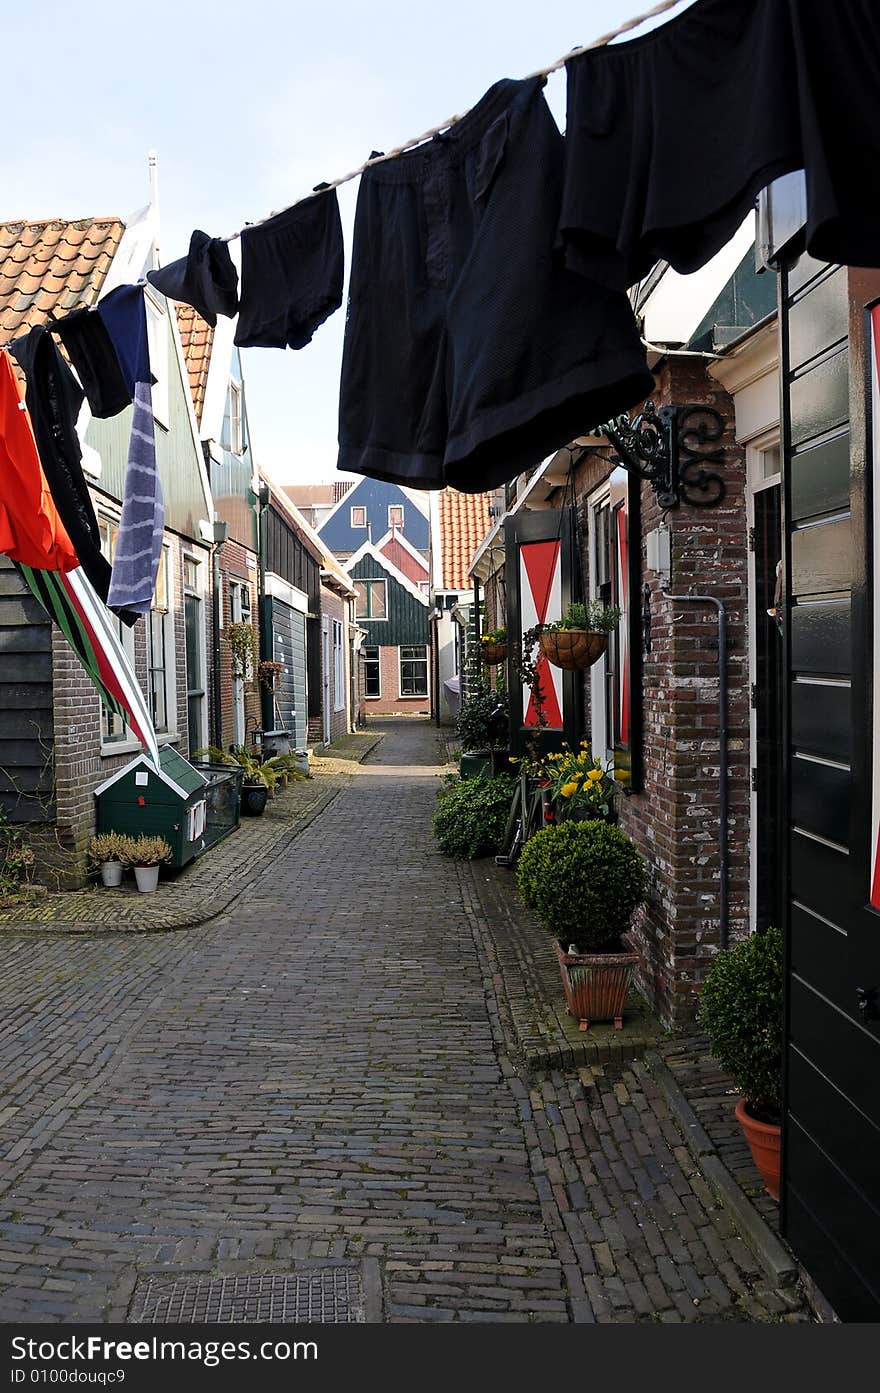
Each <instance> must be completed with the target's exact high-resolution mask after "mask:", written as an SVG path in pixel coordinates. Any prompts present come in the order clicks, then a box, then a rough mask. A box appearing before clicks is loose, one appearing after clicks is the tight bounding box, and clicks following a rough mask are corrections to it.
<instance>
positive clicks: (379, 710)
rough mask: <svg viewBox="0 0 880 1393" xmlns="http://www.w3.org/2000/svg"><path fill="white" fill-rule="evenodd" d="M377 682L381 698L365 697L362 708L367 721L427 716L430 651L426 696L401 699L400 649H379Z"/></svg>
mask: <svg viewBox="0 0 880 1393" xmlns="http://www.w3.org/2000/svg"><path fill="white" fill-rule="evenodd" d="M379 682H380V688H381V693H382V695H381V696H378V697H366V698H365V700H364V706H365V708H366V713H367V721H369V719H370V717H371V716H427V715H429V714H430V711H431V698H430V691H431V650H430V648H429V649H428V693H429V695H428V696H424V697H402V696H401V695H400V649H399V648H397V647H391V646H386V647H381V648H380V649H379Z"/></svg>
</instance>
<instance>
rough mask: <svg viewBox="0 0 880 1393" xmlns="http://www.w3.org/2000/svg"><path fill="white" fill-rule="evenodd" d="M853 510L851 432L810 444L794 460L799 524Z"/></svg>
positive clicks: (795, 507)
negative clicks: (850, 469)
mask: <svg viewBox="0 0 880 1393" xmlns="http://www.w3.org/2000/svg"><path fill="white" fill-rule="evenodd" d="M848 507H849V431H844V432H843V433H842V434H838V435H833V436H831V437H830V438H829V439H828V440H823V441H821V442H820V443H819V444H818V445H809V446H807V448H806V449H803V450H800V451H799V452H798V453H797V454H796V455H793V456H792V459H791V516H792V520H793V521H795V522H800V521H801V520H802V519H804V518H811V517H816V516H818V514H820V513H842V512H845V511H846V509H847V508H848Z"/></svg>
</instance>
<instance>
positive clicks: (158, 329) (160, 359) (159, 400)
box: [144, 295, 171, 428]
mask: <svg viewBox="0 0 880 1393" xmlns="http://www.w3.org/2000/svg"><path fill="white" fill-rule="evenodd" d="M144 303H145V304H146V308H147V343H148V345H149V349H150V371H151V372H152V374H153V376H154V377H155V379H156V381H155V382H154V383H153V389H152V390H153V420H154V421H155V422H156V423H157V425H160V426H165V427H166V428H167V427H168V426H169V425H170V424H171V420H170V410H169V404H168V316H167V315H166V313H165V311H164V310H162V309H160V308H159V307H158V305H156V304H155V303H154V302H153V300H152V299H151V298H150V296H149V295H145V296H144Z"/></svg>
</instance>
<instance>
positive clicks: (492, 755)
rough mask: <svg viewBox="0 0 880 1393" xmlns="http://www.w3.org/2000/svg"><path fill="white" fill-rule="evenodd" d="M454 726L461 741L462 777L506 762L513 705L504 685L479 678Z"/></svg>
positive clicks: (489, 771) (487, 770)
mask: <svg viewBox="0 0 880 1393" xmlns="http://www.w3.org/2000/svg"><path fill="white" fill-rule="evenodd" d="M455 730H456V734H457V735H458V738H459V740H460V741H461V748H462V751H463V753H462V757H461V763H460V771H461V774H462V777H467V776H468V775H473V774H480V773H493V774H494V773H495V772H496V770H497V769H499V768H500V767H503V766H506V764H507V760H508V757H509V754H510V751H509V749H508V741H509V736H510V708H509V705H508V700H507V692H506V691H505V689H504V688H503V687H495V688H494V689H493V688H492V687H490V686H489V684H488V682H485V681H483V682H479V683H478V684H476V685H475V687H474V689H473V690H472V692H471V693H470V695H469V696H468V697H467V698H466V699H465V701H463V702H462V706H461V710H460V711H459V713H458V716H457V717H456V720H455Z"/></svg>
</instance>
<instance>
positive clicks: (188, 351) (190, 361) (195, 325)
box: [176, 304, 214, 426]
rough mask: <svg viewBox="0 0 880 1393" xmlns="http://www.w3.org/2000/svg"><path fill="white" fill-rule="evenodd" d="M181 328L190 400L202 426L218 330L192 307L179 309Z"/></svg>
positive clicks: (179, 307) (181, 341)
mask: <svg viewBox="0 0 880 1393" xmlns="http://www.w3.org/2000/svg"><path fill="white" fill-rule="evenodd" d="M176 309H177V327H178V329H179V330H180V346H181V348H182V349H183V361H184V362H185V363H186V372H187V376H188V378H189V390H190V396H191V397H192V400H193V409H194V411H195V413H196V421H197V422H198V424H199V426H201V424H202V413H203V411H204V408H205V389H206V388H207V385H208V371H209V369H210V366H211V350H212V348H213V346H214V330H213V329H212V328H211V326H210V324H209V323H208V322H207V320H205V319H202V316H201V315H200V314H199V312H198V310H194V309H193V307H192V305H183V304H180V305H177V306H176Z"/></svg>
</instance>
